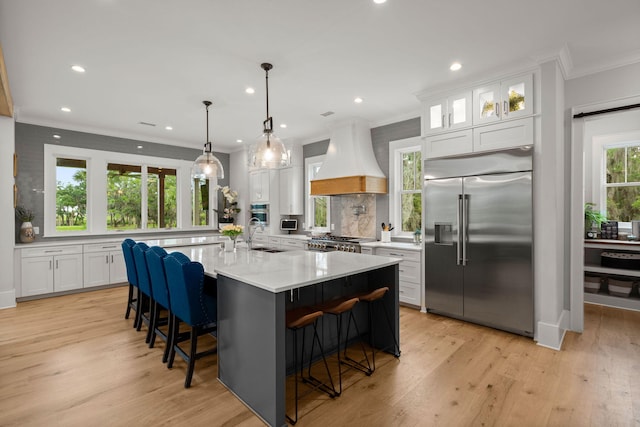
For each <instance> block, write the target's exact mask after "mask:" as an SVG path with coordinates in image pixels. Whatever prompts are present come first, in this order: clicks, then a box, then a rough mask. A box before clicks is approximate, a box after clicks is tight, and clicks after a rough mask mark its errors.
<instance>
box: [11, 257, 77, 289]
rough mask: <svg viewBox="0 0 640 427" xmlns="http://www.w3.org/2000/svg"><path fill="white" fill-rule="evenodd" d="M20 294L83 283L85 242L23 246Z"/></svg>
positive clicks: (75, 285) (71, 287)
mask: <svg viewBox="0 0 640 427" xmlns="http://www.w3.org/2000/svg"><path fill="white" fill-rule="evenodd" d="M21 255H22V259H21V271H20V273H21V296H23V297H25V296H31V295H39V294H46V293H51V292H62V291H68V290H73V289H80V288H82V287H83V281H82V245H68V246H55V247H47V248H33V249H24V250H22V254H21Z"/></svg>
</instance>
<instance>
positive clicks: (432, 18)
mask: <svg viewBox="0 0 640 427" xmlns="http://www.w3.org/2000/svg"><path fill="white" fill-rule="evenodd" d="M0 43H1V44H2V47H3V50H4V56H5V61H6V63H7V69H8V74H9V83H10V88H11V92H12V96H13V100H14V103H15V107H16V112H17V120H18V121H19V122H25V123H34V124H41V125H46V126H55V127H60V128H67V129H76V130H82V131H89V132H95V133H101V134H107V135H115V136H124V137H129V138H133V139H141V140H147V141H154V142H163V143H171V144H176V145H183V146H189V147H193V148H202V146H203V144H204V142H205V139H206V138H205V132H206V126H205V112H204V111H205V110H204V106H203V105H202V101H203V100H205V99H207V100H211V101H213V106H212V107H211V110H210V112H211V113H210V120H211V131H210V134H211V136H212V140H213V144H214V149H215V150H216V151H218V150H219V151H233V150H235V149H237V148H238V147H239V146H241V145H242V144H238V143H237V142H235V141H236V139H243V140H244V141H245V142H244V144H247V143H251V142H253V141H254V140H255V138H256V137H257V136H258V135H259V134H260V133H261V131H262V121H263V120H264V119H265V118H266V107H265V87H264V86H265V81H264V71H263V70H262V69H261V68H260V64H261V63H262V62H271V63H272V64H273V65H274V68H273V70H272V71H271V72H270V73H269V95H270V113H271V115H272V116H273V118H274V124H275V130H276V134H277V135H278V136H280V137H281V138H283V139H285V140H288V141H297V142H302V143H305V142H311V141H315V140H319V139H322V138H324V137H326V136H328V130H329V128H330V126H331V123H332V122H333V121H334V120H336V119H343V118H347V117H352V116H359V117H363V118H365V119H366V120H368V121H369V123H370V124H371V125H372V126H377V125H380V124H384V123H390V122H393V121H397V120H401V119H406V118H411V117H416V116H417V115H418V114H419V103H418V100H417V98H416V96H415V94H416V93H417V92H420V91H423V90H426V89H433V88H435V87H438V86H442V85H456V84H458V83H462V82H466V81H473V80H477V79H480V78H484V77H487V76H491V75H498V74H500V73H502V72H503V71H505V70H513V69H517V68H518V67H525V66H531V65H533V64H535V63H536V62H537V61H540V60H542V59H548V58H550V57H553V56H557V55H558V54H559V52H562V53H563V58H564V60H565V61H564V63H563V64H564V67H565V73H566V76H567V78H571V77H576V76H581V75H584V74H588V73H592V72H595V71H600V70H603V69H607V68H612V67H615V66H619V65H624V64H628V63H632V62H637V61H639V60H640V1H638V0H608V1H602V0H536V1H530V0H486V1H478V0H449V1H426V0H388V1H387V3H385V4H381V5H378V4H374V3H373V1H372V0H322V1H311V0H235V1H233V0H226V1H225V0H188V1H169V0H56V1H51V0H0ZM454 61H459V62H461V63H462V65H463V68H462V70H460V71H458V72H455V73H454V72H451V71H449V65H450V64H451V63H452V62H454ZM73 64H80V65H82V66H84V67H85V68H86V70H87V71H86V73H84V74H78V73H75V72H73V71H71V69H70V67H71V65H73ZM248 86H251V87H254V88H255V89H256V92H255V94H253V95H247V94H246V93H245V88H246V87H248ZM356 96H360V97H362V98H363V99H364V102H363V103H361V104H355V103H354V102H353V99H354V98H355V97H356ZM62 106H67V107H69V108H71V109H72V112H71V113H63V112H61V111H60V107H62ZM329 110H330V111H334V112H335V114H334V115H333V116H331V117H329V118H325V117H322V116H321V113H324V112H326V111H329ZM141 121H142V122H149V123H155V124H157V126H156V127H149V126H143V125H140V124H138V122H141ZM281 123H286V124H287V125H288V127H287V128H286V129H280V128H279V125H280V124H281ZM166 125H171V126H173V131H166V130H165V129H164V127H165V126H166Z"/></svg>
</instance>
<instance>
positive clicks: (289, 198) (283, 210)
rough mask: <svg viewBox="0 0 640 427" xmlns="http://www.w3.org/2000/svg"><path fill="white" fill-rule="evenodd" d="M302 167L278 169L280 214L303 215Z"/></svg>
mask: <svg viewBox="0 0 640 427" xmlns="http://www.w3.org/2000/svg"><path fill="white" fill-rule="evenodd" d="M303 182H304V180H303V176H302V168H301V167H299V166H293V167H289V168H283V169H280V194H279V196H280V215H303V214H304V206H303V200H302V186H303Z"/></svg>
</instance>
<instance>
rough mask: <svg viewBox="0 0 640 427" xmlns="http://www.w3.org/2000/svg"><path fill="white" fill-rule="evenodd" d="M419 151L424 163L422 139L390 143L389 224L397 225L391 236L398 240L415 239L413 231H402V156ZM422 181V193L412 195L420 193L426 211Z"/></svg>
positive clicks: (421, 180)
mask: <svg viewBox="0 0 640 427" xmlns="http://www.w3.org/2000/svg"><path fill="white" fill-rule="evenodd" d="M414 151H419V152H420V153H421V159H422V161H424V153H423V150H422V139H421V138H420V137H418V136H416V137H412V138H405V139H399V140H396V141H389V222H390V223H391V224H396V226H394V229H393V230H392V231H391V235H392V236H393V237H396V238H410V239H413V232H412V231H402V212H401V209H402V206H401V200H402V193H403V192H404V190H403V189H402V175H401V174H402V155H403V154H404V153H408V152H414ZM419 179H420V191H417V190H414V191H411V192H410V193H420V203H421V206H423V210H424V200H423V197H422V186H423V179H422V176H420V177H419ZM420 222H421V224H422V223H423V222H424V213H423V214H422V215H421V219H420Z"/></svg>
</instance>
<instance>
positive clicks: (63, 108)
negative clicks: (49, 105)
mask: <svg viewBox="0 0 640 427" xmlns="http://www.w3.org/2000/svg"><path fill="white" fill-rule="evenodd" d="M60 111H64V112H65V113H70V112H71V108H69V107H62V108H60Z"/></svg>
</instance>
